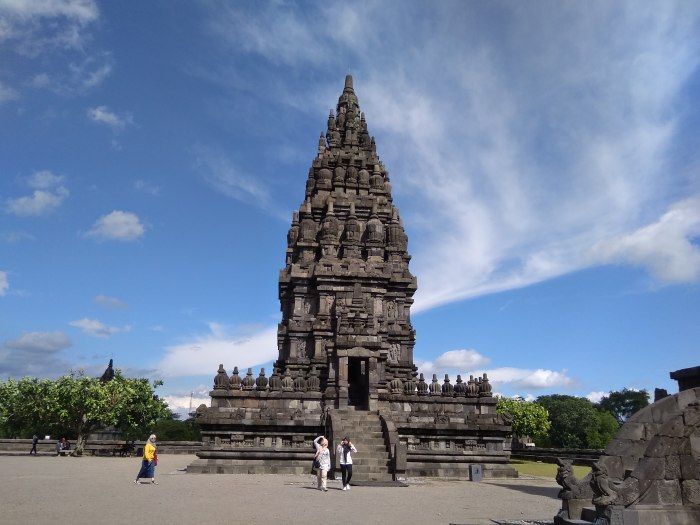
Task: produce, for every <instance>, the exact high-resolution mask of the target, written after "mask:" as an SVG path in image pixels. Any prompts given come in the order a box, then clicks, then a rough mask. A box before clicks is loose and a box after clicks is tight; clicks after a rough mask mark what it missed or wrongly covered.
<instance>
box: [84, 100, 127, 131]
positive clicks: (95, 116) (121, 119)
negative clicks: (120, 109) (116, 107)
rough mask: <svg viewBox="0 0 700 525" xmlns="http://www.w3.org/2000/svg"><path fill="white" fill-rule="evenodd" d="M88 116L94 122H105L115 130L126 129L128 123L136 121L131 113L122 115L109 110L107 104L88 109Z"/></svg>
mask: <svg viewBox="0 0 700 525" xmlns="http://www.w3.org/2000/svg"><path fill="white" fill-rule="evenodd" d="M87 116H88V118H89V119H90V120H92V121H93V122H96V123H98V124H104V125H106V126H108V127H110V128H112V129H113V130H115V131H120V130H122V129H124V128H125V127H126V126H127V125H131V124H133V123H134V118H133V116H132V115H131V114H130V113H125V114H124V115H122V116H120V115H117V114H116V113H114V112H112V111H110V110H109V108H108V107H107V106H97V107H94V108H90V109H88V111H87Z"/></svg>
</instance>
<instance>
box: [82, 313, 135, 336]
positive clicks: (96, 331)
mask: <svg viewBox="0 0 700 525" xmlns="http://www.w3.org/2000/svg"><path fill="white" fill-rule="evenodd" d="M68 324H69V325H71V326H75V327H76V328H80V329H81V330H82V332H83V333H84V334H87V335H91V336H94V337H110V336H112V335H114V334H118V333H120V332H129V331H131V326H129V325H126V326H121V327H118V326H107V325H106V324H104V323H103V322H102V321H98V320H97V319H88V318H87V317H85V318H83V319H78V320H77V321H71V322H70V323H68Z"/></svg>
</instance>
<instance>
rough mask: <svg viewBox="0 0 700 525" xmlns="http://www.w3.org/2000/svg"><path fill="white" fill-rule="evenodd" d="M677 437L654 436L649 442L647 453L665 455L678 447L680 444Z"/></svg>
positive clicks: (653, 455)
mask: <svg viewBox="0 0 700 525" xmlns="http://www.w3.org/2000/svg"><path fill="white" fill-rule="evenodd" d="M677 439H678V438H670V437H666V436H654V437H653V438H651V440H650V442H649V446H648V447H647V449H646V451H645V455H646V456H649V457H656V458H662V457H665V456H667V455H668V454H669V453H670V452H671V451H672V450H675V449H676V447H677V445H678V443H677Z"/></svg>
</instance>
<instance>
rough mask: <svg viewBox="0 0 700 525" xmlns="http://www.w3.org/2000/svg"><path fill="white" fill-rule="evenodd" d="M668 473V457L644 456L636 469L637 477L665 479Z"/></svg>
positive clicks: (635, 475) (635, 474)
mask: <svg viewBox="0 0 700 525" xmlns="http://www.w3.org/2000/svg"><path fill="white" fill-rule="evenodd" d="M665 473H666V458H664V457H659V458H643V459H642V460H641V461H640V462H639V464H638V465H637V468H635V469H634V473H633V475H634V477H635V478H637V479H640V480H641V479H664V477H665Z"/></svg>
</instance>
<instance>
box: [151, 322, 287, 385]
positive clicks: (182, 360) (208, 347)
mask: <svg viewBox="0 0 700 525" xmlns="http://www.w3.org/2000/svg"><path fill="white" fill-rule="evenodd" d="M277 357H278V351H277V327H276V326H275V327H270V328H266V329H264V330H262V331H259V332H256V333H254V334H252V335H247V336H245V337H243V338H241V337H240V336H239V335H238V334H235V335H234V334H233V333H231V330H230V329H229V328H227V327H225V326H222V325H220V324H218V323H209V332H207V333H205V334H200V335H196V336H193V337H192V338H190V339H188V340H185V341H184V342H182V343H179V344H177V345H173V346H169V347H167V348H166V351H165V357H164V358H163V360H162V361H161V363H160V365H159V366H158V368H159V369H160V370H161V372H162V374H163V375H164V376H166V377H175V376H187V375H206V374H208V375H211V376H212V377H213V376H214V375H216V367H217V366H218V364H219V363H223V365H224V368H226V371H227V372H228V373H229V374H230V373H231V371H232V370H233V367H234V366H237V367H238V368H239V370H240V369H245V368H249V367H253V366H255V365H259V364H263V363H267V362H270V361H274V360H275V359H277Z"/></svg>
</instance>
